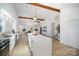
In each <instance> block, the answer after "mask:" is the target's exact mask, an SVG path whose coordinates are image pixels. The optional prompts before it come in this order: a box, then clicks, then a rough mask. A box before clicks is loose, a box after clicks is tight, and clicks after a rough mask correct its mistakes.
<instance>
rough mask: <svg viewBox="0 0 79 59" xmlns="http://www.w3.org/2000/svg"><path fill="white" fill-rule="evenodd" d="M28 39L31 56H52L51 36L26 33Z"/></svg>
mask: <svg viewBox="0 0 79 59" xmlns="http://www.w3.org/2000/svg"><path fill="white" fill-rule="evenodd" d="M28 41H29V47H30V49H31V51H32V55H33V56H52V38H49V37H46V36H43V35H40V34H37V35H33V34H32V33H28Z"/></svg>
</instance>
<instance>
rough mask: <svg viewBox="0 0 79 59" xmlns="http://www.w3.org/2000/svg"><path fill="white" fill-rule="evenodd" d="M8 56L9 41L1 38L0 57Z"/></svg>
mask: <svg viewBox="0 0 79 59" xmlns="http://www.w3.org/2000/svg"><path fill="white" fill-rule="evenodd" d="M7 55H9V39H7V38H6V39H5V38H1V39H0V56H7Z"/></svg>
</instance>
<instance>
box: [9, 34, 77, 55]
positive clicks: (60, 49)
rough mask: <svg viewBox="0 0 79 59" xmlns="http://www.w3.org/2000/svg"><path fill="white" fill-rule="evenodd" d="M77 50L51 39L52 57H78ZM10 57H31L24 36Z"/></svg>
mask: <svg viewBox="0 0 79 59" xmlns="http://www.w3.org/2000/svg"><path fill="white" fill-rule="evenodd" d="M78 52H79V50H77V49H75V48H72V47H70V46H67V45H64V44H61V43H59V41H58V40H57V39H54V38H53V56H75V55H79V53H78ZM10 56H31V52H30V49H29V45H28V41H27V38H26V36H25V35H21V36H20V39H19V41H18V42H17V44H16V46H15V47H14V49H13V51H12V52H11V53H10Z"/></svg>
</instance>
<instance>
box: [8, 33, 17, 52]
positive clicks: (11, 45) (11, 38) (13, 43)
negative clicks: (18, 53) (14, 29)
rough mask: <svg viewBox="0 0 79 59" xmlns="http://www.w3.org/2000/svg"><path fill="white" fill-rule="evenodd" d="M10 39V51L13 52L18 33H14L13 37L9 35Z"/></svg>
mask: <svg viewBox="0 0 79 59" xmlns="http://www.w3.org/2000/svg"><path fill="white" fill-rule="evenodd" d="M9 39H10V45H9V51H10V52H11V51H12V49H13V48H14V46H15V43H16V34H12V35H11V37H9Z"/></svg>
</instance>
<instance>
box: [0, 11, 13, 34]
mask: <svg viewBox="0 0 79 59" xmlns="http://www.w3.org/2000/svg"><path fill="white" fill-rule="evenodd" d="M13 22H14V21H13V19H11V18H10V17H9V16H8V14H7V13H5V12H4V11H2V10H1V11H0V32H4V33H12V29H13Z"/></svg>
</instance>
